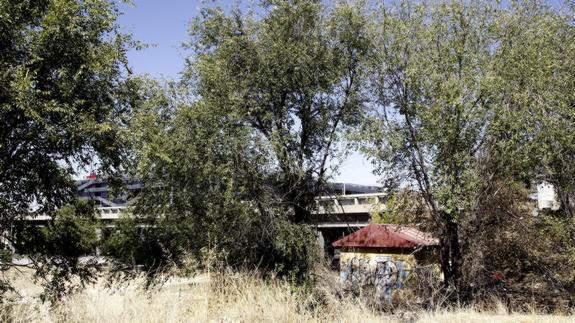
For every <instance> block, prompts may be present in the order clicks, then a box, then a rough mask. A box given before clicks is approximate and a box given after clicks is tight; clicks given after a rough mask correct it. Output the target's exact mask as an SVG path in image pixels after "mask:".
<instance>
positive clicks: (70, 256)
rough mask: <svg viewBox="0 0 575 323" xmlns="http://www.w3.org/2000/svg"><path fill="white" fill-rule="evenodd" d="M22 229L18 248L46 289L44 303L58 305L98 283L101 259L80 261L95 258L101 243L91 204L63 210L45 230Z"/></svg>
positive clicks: (76, 205)
mask: <svg viewBox="0 0 575 323" xmlns="http://www.w3.org/2000/svg"><path fill="white" fill-rule="evenodd" d="M22 225H23V228H22V229H21V230H18V232H19V234H20V235H21V236H19V237H18V239H17V240H16V243H15V245H14V246H15V247H16V249H17V250H18V251H19V252H21V253H23V254H25V255H26V257H27V258H29V259H30V261H31V264H30V265H29V267H31V268H33V269H34V270H35V272H34V275H35V279H37V280H38V281H40V282H41V285H42V286H43V287H44V291H43V294H42V300H44V301H51V302H54V301H57V300H59V299H61V298H62V297H63V296H65V295H67V294H70V293H74V292H76V291H77V290H78V289H79V288H81V287H83V286H84V284H85V283H86V282H91V281H94V280H95V278H96V276H95V275H96V273H97V270H98V269H99V266H100V264H99V263H98V261H97V259H94V258H90V259H81V258H80V257H81V256H86V255H90V254H94V253H95V251H96V247H97V246H98V243H99V241H98V236H97V233H96V229H97V228H98V223H97V221H96V219H95V217H94V209H93V205H92V204H91V203H88V202H81V201H78V202H75V204H73V205H68V206H65V207H63V208H61V209H60V210H58V212H57V213H56V216H55V218H54V219H53V220H52V221H51V222H50V223H49V224H48V226H47V227H44V228H40V227H37V226H34V225H33V224H27V223H23V224H22ZM76 279H77V281H75V280H76Z"/></svg>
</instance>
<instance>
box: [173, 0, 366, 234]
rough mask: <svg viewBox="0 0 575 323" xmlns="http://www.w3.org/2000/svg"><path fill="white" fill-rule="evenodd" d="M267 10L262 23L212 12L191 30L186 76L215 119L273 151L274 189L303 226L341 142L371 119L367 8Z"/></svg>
mask: <svg viewBox="0 0 575 323" xmlns="http://www.w3.org/2000/svg"><path fill="white" fill-rule="evenodd" d="M259 10H261V11H262V12H263V13H264V17H263V18H262V19H259V18H256V17H254V16H253V14H251V13H248V14H242V13H241V12H240V11H239V9H236V10H234V11H233V12H232V14H231V15H226V14H225V13H224V11H223V10H221V9H218V8H216V9H203V10H202V12H201V15H200V17H197V18H196V19H195V20H194V21H193V23H192V25H191V28H190V30H191V36H192V40H191V42H190V44H189V47H190V48H191V49H192V50H193V51H194V53H193V55H192V56H191V57H190V59H189V60H188V65H187V68H186V70H185V74H184V75H185V76H186V78H187V79H188V80H189V82H190V83H191V84H192V85H193V91H194V92H195V93H196V94H197V95H198V96H199V97H201V101H202V102H203V104H205V105H206V106H207V108H208V109H210V111H211V112H212V113H214V114H216V115H219V116H220V117H225V118H233V119H235V120H236V122H237V123H238V124H242V125H243V126H244V127H245V128H246V129H247V130H248V131H249V132H250V133H251V134H252V135H253V136H255V137H257V138H258V140H261V141H262V142H263V145H262V146H261V147H260V148H261V149H264V150H265V151H266V154H267V156H269V158H270V162H271V166H272V167H273V169H272V171H273V172H274V173H275V174H274V175H273V179H272V180H270V184H272V185H273V188H274V190H275V191H276V193H277V194H279V195H281V196H282V199H283V200H284V202H285V204H286V207H287V208H289V209H290V212H291V213H293V215H292V216H291V218H292V221H294V222H296V223H302V222H306V221H309V210H310V209H311V208H313V207H314V206H315V203H314V201H313V199H314V197H315V196H316V195H317V193H318V192H321V190H322V189H323V185H324V184H325V181H326V179H327V177H328V176H329V174H328V163H327V162H328V160H329V158H330V157H332V156H333V155H334V153H335V152H336V150H337V148H338V142H339V141H340V139H341V134H340V133H341V132H342V131H345V129H346V127H347V126H350V125H353V124H357V122H358V120H359V117H360V115H361V106H362V103H363V100H364V98H363V94H364V93H362V86H361V85H362V84H363V77H364V75H363V74H362V72H363V67H364V66H363V62H364V57H365V55H366V54H367V52H368V50H369V48H370V41H369V37H368V35H367V31H366V29H365V19H364V15H363V14H362V8H360V7H356V6H351V5H348V4H345V3H339V4H337V5H336V6H335V8H333V9H332V10H328V9H326V8H325V7H324V6H323V5H322V3H321V2H319V1H311V0H306V1H270V2H263V4H262V6H261V7H260V8H259Z"/></svg>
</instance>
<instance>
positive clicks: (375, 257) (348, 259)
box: [339, 248, 439, 299]
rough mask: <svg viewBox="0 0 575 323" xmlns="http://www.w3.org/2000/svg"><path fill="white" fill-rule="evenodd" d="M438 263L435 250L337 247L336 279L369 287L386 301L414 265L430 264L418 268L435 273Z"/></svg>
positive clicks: (400, 286)
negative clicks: (338, 248)
mask: <svg viewBox="0 0 575 323" xmlns="http://www.w3.org/2000/svg"><path fill="white" fill-rule="evenodd" d="M438 260H439V257H438V253H437V249H430V248H427V249H423V250H418V251H415V250H414V249H400V248H341V250H340V262H339V264H340V266H339V268H340V278H341V280H342V282H344V283H347V284H348V285H350V286H360V287H361V286H373V287H375V296H376V297H377V298H380V299H384V298H390V297H391V295H392V292H393V291H394V290H399V289H402V288H403V285H404V283H405V282H406V280H407V278H408V276H410V274H411V272H412V270H413V269H414V268H415V267H416V266H418V267H419V266H426V265H432V266H430V267H428V266H426V267H424V268H422V267H419V268H421V269H423V270H432V271H436V270H437V269H438V263H439V261H438Z"/></svg>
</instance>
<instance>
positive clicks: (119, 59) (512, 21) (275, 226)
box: [0, 0, 575, 311]
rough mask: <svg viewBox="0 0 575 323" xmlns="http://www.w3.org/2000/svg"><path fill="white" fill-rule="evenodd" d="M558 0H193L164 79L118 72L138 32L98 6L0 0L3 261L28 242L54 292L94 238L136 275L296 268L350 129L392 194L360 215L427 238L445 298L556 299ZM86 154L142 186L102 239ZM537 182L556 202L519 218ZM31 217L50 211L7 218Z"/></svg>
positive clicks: (305, 263) (560, 103)
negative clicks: (181, 48)
mask: <svg viewBox="0 0 575 323" xmlns="http://www.w3.org/2000/svg"><path fill="white" fill-rule="evenodd" d="M573 7H574V4H573V3H566V5H565V6H563V7H561V9H556V8H553V7H550V6H548V5H547V4H545V3H544V2H542V1H538V0H525V1H512V2H510V3H505V4H501V3H499V2H497V1H489V0H485V1H473V2H455V1H432V2H423V3H419V2H413V1H399V2H394V3H392V4H379V3H370V2H363V1H360V2H339V3H337V4H334V5H326V4H325V3H322V2H321V1H313V0H266V1H261V2H260V3H259V5H258V7H257V10H256V11H248V12H242V11H241V10H240V9H239V8H236V9H234V10H232V11H230V12H226V11H224V10H223V9H220V8H217V7H213V6H208V7H206V8H204V9H202V10H201V11H200V13H199V14H198V15H197V16H196V17H194V18H193V17H190V18H193V19H192V22H191V24H190V41H189V42H188V44H187V45H186V49H187V50H188V51H189V54H190V55H189V57H188V59H187V60H186V65H185V69H184V71H183V73H182V75H183V77H182V79H181V80H177V81H173V82H163V83H162V82H160V81H157V80H153V79H148V78H132V77H131V76H130V74H131V72H130V69H129V67H128V62H127V59H126V51H127V50H128V49H130V48H132V47H140V46H141V45H139V44H138V43H137V42H134V41H132V40H131V37H130V36H129V35H125V34H122V33H120V32H119V31H118V26H117V24H116V18H117V15H118V11H117V8H116V4H115V2H109V1H106V0H86V1H74V0H46V1H10V0H0V72H1V73H0V120H1V121H0V122H2V127H0V210H2V215H1V216H0V238H1V239H0V251H1V252H0V260H1V263H0V269H1V270H2V272H4V273H5V272H6V271H7V270H9V269H10V268H13V267H18V266H20V265H17V264H16V263H14V262H12V259H11V256H12V251H11V250H12V248H16V249H17V250H18V251H20V252H24V253H26V254H27V255H28V256H29V258H30V261H31V263H30V264H26V265H24V266H25V267H31V268H33V269H34V270H35V273H36V278H37V279H39V280H40V281H43V282H44V283H43V284H44V287H45V289H46V293H45V294H44V295H45V299H50V300H52V301H53V302H54V304H56V303H57V300H59V299H62V298H63V297H65V295H67V294H69V293H73V292H77V287H81V286H82V284H84V283H86V282H90V281H92V280H93V279H94V278H95V277H96V273H97V271H98V269H99V267H100V264H99V263H98V262H97V258H89V259H90V260H88V261H84V262H82V261H80V260H79V257H80V256H82V255H85V254H88V253H92V252H93V250H95V249H96V248H100V250H101V251H102V252H103V253H104V254H105V255H106V257H108V259H110V261H111V264H112V271H113V272H115V273H117V274H119V275H120V276H123V275H124V274H126V273H131V274H138V273H140V272H145V273H147V277H148V282H150V281H151V279H153V278H155V277H165V275H166V274H167V273H168V272H170V270H172V269H174V268H177V269H187V270H209V271H213V270H217V271H221V270H225V269H227V268H233V269H235V270H238V269H254V268H257V269H258V270H259V271H260V272H261V273H264V274H266V275H268V276H269V277H283V278H287V279H288V280H289V281H291V282H297V283H302V282H306V281H307V282H310V281H311V282H313V279H311V278H310V276H313V275H310V269H311V268H312V267H313V266H314V264H315V263H317V261H318V259H317V243H316V236H315V232H314V229H313V227H312V226H311V225H310V221H311V216H310V214H311V213H312V212H313V211H314V209H315V208H316V207H317V204H316V201H315V198H316V197H317V196H318V195H320V194H321V193H322V192H324V190H325V189H326V187H327V185H326V184H327V182H328V180H329V179H330V176H332V175H333V174H334V173H335V171H337V162H334V161H337V159H338V157H340V156H341V155H345V153H346V152H345V150H346V149H347V148H348V147H349V146H350V143H353V144H354V146H355V147H356V148H358V149H359V150H360V151H361V152H362V153H364V155H365V156H366V157H367V158H368V159H370V160H371V161H372V162H373V163H374V165H375V166H376V172H377V175H379V176H380V177H381V181H382V183H383V184H384V185H385V189H386V190H387V191H388V192H389V193H390V196H391V197H390V198H389V199H388V200H387V201H386V206H387V209H386V211H384V212H383V213H380V214H374V215H373V221H374V222H378V223H379V222H385V223H409V224H414V225H418V226H420V227H422V228H424V229H426V230H429V231H433V232H434V233H436V234H437V235H438V236H439V238H440V241H441V267H442V272H443V275H444V278H445V279H444V282H443V287H442V288H441V290H439V291H438V293H441V296H442V297H444V298H445V300H446V302H447V303H449V302H457V303H461V302H463V303H473V302H479V301H485V299H486V298H488V297H491V295H493V294H496V295H498V297H499V298H500V299H502V300H504V301H506V302H507V303H508V304H507V305H510V306H511V307H513V308H521V307H522V306H523V305H525V304H527V303H529V304H531V305H533V304H534V303H536V304H537V305H540V306H542V308H543V309H545V310H549V311H551V310H556V309H561V310H562V309H563V308H572V306H573V302H574V301H575V300H573V296H572V295H574V291H575V282H574V277H575V271H574V268H575V267H574V265H575V263H574V262H575V243H574V236H575V226H574V225H575V224H574V223H573V221H574V220H573V215H574V214H573V206H574V205H575V204H574V202H573V196H574V195H573V194H574V193H575V191H574V190H575V181H574V180H573V177H574V175H575V174H574V169H575V168H574V166H573V165H574V161H575V141H574V140H573V138H575V137H574V136H573V135H572V133H573V131H574V130H575V129H574V128H575V123H574V120H575V114H574V113H575V25H574V21H573V13H574V9H575V8H573ZM256 12H257V15H256ZM345 133H350V134H351V136H349V138H345V137H344V134H345ZM346 139H351V140H346ZM93 163H96V164H97V165H98V166H99V168H101V173H102V174H105V175H106V176H108V175H109V179H110V181H111V182H117V181H116V180H115V177H114V175H129V176H131V177H134V178H138V179H139V180H141V181H142V182H143V183H144V187H143V189H142V190H141V191H140V192H139V193H138V195H137V196H136V197H135V199H134V203H133V204H131V205H130V208H129V211H128V212H127V213H126V214H125V215H124V217H123V218H122V219H121V220H120V221H118V222H117V223H116V226H115V228H114V229H112V230H106V231H107V232H108V233H107V234H105V235H103V236H102V238H101V239H100V238H98V236H97V235H96V231H95V229H96V228H98V227H99V223H98V221H97V220H96V219H95V218H94V216H93V213H94V210H93V208H92V206H91V205H89V204H83V203H77V202H75V201H74V186H73V181H72V176H73V175H74V174H75V173H77V172H78V171H79V170H81V169H82V168H83V167H85V166H87V165H90V164H93ZM541 180H546V181H548V182H550V183H552V184H554V186H555V187H556V188H557V191H558V195H559V197H560V199H561V208H560V210H559V211H542V212H540V213H539V214H538V215H534V214H533V209H534V205H533V202H532V201H531V200H529V199H528V195H529V193H530V192H531V191H532V190H533V189H534V185H535V184H537V183H539V182H540V181H541ZM38 215H49V216H51V217H53V220H52V222H50V224H49V225H48V226H47V227H46V228H38V227H34V226H31V225H30V224H29V222H28V221H25V220H26V219H28V218H29V217H34V216H38ZM190 259H193V261H192V263H190ZM2 277H5V276H4V275H3V276H2ZM312 278H313V277H312ZM310 279H311V280H310ZM304 286H305V285H304ZM10 289H11V285H10V284H9V282H8V281H7V280H6V279H4V278H0V297H1V295H2V293H5V292H8V291H9V290H10ZM0 299H1V298H0Z"/></svg>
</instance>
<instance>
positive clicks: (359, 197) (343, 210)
mask: <svg viewBox="0 0 575 323" xmlns="http://www.w3.org/2000/svg"><path fill="white" fill-rule="evenodd" d="M385 197H386V195H385V194H384V193H367V194H349V195H338V196H321V197H318V198H317V199H316V203H317V204H318V205H317V206H318V207H317V209H316V210H315V211H314V212H313V214H316V215H323V214H326V215H328V214H331V215H337V214H349V215H353V214H371V213H373V212H381V211H384V210H385V204H384V203H383V201H384V199H385ZM124 210H126V206H106V207H98V208H96V212H97V215H98V216H99V218H100V219H102V220H117V219H118V218H119V217H120V214H122V212H124ZM27 220H28V221H40V222H42V221H44V222H45V221H49V220H51V217H49V216H47V215H38V216H35V217H28V218H27Z"/></svg>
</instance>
